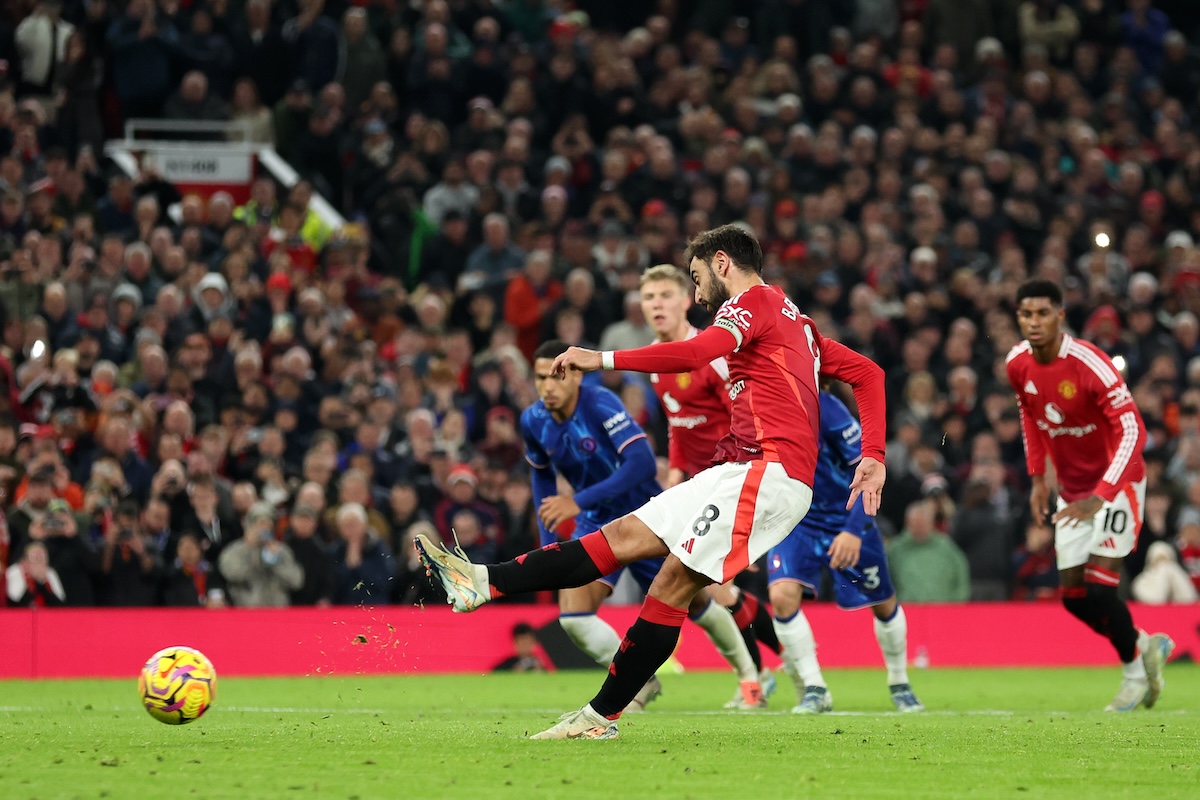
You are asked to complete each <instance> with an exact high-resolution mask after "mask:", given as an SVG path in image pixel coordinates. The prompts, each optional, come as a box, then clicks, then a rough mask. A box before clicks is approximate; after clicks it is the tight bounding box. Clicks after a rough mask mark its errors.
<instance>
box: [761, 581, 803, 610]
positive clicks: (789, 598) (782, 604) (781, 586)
mask: <svg viewBox="0 0 1200 800" xmlns="http://www.w3.org/2000/svg"><path fill="white" fill-rule="evenodd" d="M800 596H801V590H800V585H799V584H787V583H777V584H775V585H773V586H771V588H770V589H769V590H768V597H769V598H770V600H771V612H772V613H773V614H774V615H775V618H776V619H787V618H788V617H794V616H795V615H796V612H797V611H799V610H800Z"/></svg>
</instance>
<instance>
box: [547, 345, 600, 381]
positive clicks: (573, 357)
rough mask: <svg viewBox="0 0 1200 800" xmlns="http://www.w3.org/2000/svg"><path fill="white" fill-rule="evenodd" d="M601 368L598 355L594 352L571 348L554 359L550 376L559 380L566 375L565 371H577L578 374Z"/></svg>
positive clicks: (582, 348)
mask: <svg viewBox="0 0 1200 800" xmlns="http://www.w3.org/2000/svg"><path fill="white" fill-rule="evenodd" d="M601 366H602V364H601V360H600V354H599V353H598V352H596V351H595V350H588V349H586V348H584V347H572V348H569V349H568V350H567V352H565V353H563V354H562V355H560V356H558V357H557V358H555V359H554V365H553V366H552V367H551V368H550V374H551V375H553V376H554V377H556V378H561V377H563V376H564V375H566V374H567V370H569V369H573V370H578V371H579V372H595V371H596V370H598V369H600V367H601Z"/></svg>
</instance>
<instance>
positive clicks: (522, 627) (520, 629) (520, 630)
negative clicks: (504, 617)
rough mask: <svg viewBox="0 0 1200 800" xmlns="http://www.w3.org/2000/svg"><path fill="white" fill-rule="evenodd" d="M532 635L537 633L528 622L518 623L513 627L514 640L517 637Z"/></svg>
mask: <svg viewBox="0 0 1200 800" xmlns="http://www.w3.org/2000/svg"><path fill="white" fill-rule="evenodd" d="M534 633H537V631H535V630H534V628H533V626H532V625H530V624H529V623H528V622H518V623H517V624H516V625H513V629H512V635H513V638H514V639H515V638H517V637H518V636H526V635H530V634H534Z"/></svg>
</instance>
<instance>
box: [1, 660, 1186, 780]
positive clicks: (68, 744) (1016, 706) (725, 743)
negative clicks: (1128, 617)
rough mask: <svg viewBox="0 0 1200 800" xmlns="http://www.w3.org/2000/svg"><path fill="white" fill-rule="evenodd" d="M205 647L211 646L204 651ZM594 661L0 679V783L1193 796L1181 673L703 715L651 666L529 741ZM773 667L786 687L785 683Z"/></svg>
mask: <svg viewBox="0 0 1200 800" xmlns="http://www.w3.org/2000/svg"><path fill="white" fill-rule="evenodd" d="M219 668H220V665H218V670H219ZM601 677H602V674H601V673H599V672H584V673H561V674H556V675H540V676H539V675H496V676H492V675H488V676H438V677H399V676H398V677H342V678H329V677H320V678H298V679H237V678H233V679H222V682H221V683H220V685H219V689H218V697H217V703H216V705H215V706H214V707H213V708H212V710H210V711H209V713H208V715H206V716H205V717H204V718H202V719H201V720H199V721H197V722H195V723H193V724H191V725H187V726H183V727H170V726H166V725H162V724H160V723H158V722H155V721H154V720H152V719H151V718H150V716H149V715H147V714H146V713H145V711H143V710H142V709H141V708H140V707H139V705H138V703H137V698H136V697H135V695H136V682H135V680H133V679H130V680H127V681H43V682H18V681H11V682H0V798H4V800H24V799H25V798H42V799H43V800H45V799H47V798H74V797H80V798H92V797H110V798H144V797H152V796H153V797H164V798H180V797H184V798H186V797H201V798H226V797H228V798H290V797H296V798H304V797H329V798H361V799H362V800H366V799H367V798H391V797H412V798H439V797H461V798H478V797H485V798H507V797H522V798H527V797H575V796H617V797H670V798H674V797H696V798H742V797H744V798H773V797H779V798H783V797H789V798H795V797H825V798H835V797H870V798H880V797H888V798H890V797H896V798H901V797H902V798H934V797H945V798H952V797H953V798H958V797H963V796H965V795H967V794H968V793H969V794H971V795H972V796H973V797H1016V798H1027V797H1063V796H1068V795H1075V796H1077V797H1079V798H1085V797H1086V798H1100V797H1132V798H1142V797H1152V798H1156V800H1158V799H1160V798H1168V797H1196V796H1200V709H1198V708H1197V698H1200V670H1198V669H1197V668H1195V667H1194V666H1193V665H1190V664H1187V665H1184V664H1179V665H1172V666H1171V667H1169V668H1168V671H1167V679H1168V686H1167V689H1166V691H1165V692H1164V694H1163V697H1162V700H1161V701H1160V703H1159V705H1158V707H1156V708H1155V709H1153V710H1151V711H1145V710H1139V711H1137V712H1134V713H1130V714H1105V713H1103V712H1101V711H1099V710H1098V709H1100V708H1102V707H1103V706H1104V704H1105V703H1106V702H1107V701H1108V700H1109V699H1110V696H1111V695H1112V694H1113V693H1114V692H1115V691H1116V688H1117V683H1118V680H1119V672H1118V671H1117V670H1115V669H1107V670H1086V669H1073V670H1067V669H1063V670H982V669H981V670H930V671H917V672H914V673H913V676H912V677H913V681H914V687H915V689H916V690H917V693H918V695H919V696H920V697H921V699H922V701H923V702H924V703H925V704H926V706H927V707H928V709H929V711H928V712H927V713H925V714H919V715H905V716H900V715H897V714H894V713H888V711H889V710H890V708H891V705H890V701H889V699H888V696H887V692H886V689H885V687H884V685H883V684H884V679H883V673H882V671H875V670H863V671H840V672H830V673H828V674H827V679H828V681H829V683H830V689H831V691H832V693H833V695H834V700H835V706H836V708H837V711H838V713H836V714H834V715H829V716H821V717H795V716H792V715H790V714H788V713H786V712H787V709H789V708H790V707H791V705H792V703H793V701H794V693H793V691H792V688H791V686H790V682H788V681H787V680H786V679H784V680H783V681H782V683H781V686H780V691H779V693H778V694H777V695H776V696H775V698H773V702H772V712H770V713H749V714H747V713H741V714H739V713H734V712H721V711H719V710H718V709H719V708H720V705H721V703H722V702H723V701H725V700H726V699H728V697H729V696H730V695H731V694H732V692H733V689H734V685H735V684H734V680H733V678H732V676H729V675H724V674H707V673H706V674H687V675H679V676H674V675H668V676H666V677H665V678H664V679H663V680H664V684H665V689H666V694H665V695H664V696H663V698H662V699H660V700H659V701H658V702H656V703H654V704H653V705H652V706H651V707H650V711H648V712H647V713H645V714H641V715H636V716H635V715H628V716H626V717H625V718H624V719H623V720H622V721H621V739H619V740H617V741H608V742H531V741H527V740H525V738H524V737H525V736H526V735H527V734H529V733H533V732H536V731H538V730H541V729H542V728H544V727H548V726H549V725H550V724H551V723H553V722H554V720H555V718H556V717H557V715H558V713H559V712H561V711H565V710H568V709H573V708H576V707H578V706H579V705H581V704H582V703H583V702H584V701H586V700H588V699H589V698H590V697H591V695H592V694H593V693H594V691H595V689H596V687H598V685H599V682H600V680H601ZM782 684H789V685H782Z"/></svg>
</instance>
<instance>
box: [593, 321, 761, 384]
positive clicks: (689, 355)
mask: <svg viewBox="0 0 1200 800" xmlns="http://www.w3.org/2000/svg"><path fill="white" fill-rule="evenodd" d="M737 346H738V341H737V339H736V338H735V337H734V335H733V334H732V333H730V332H729V331H728V330H726V329H724V328H719V327H711V328H708V329H707V330H704V331H703V332H701V333H700V334H699V335H698V336H694V337H692V338H691V339H687V340H685V341H682V342H663V343H661V344H652V345H648V346H646V347H639V348H637V349H635V350H618V351H617V352H615V353H613V367H614V369H622V370H632V371H633V372H663V373H675V372H691V371H692V370H694V369H697V368H698V367H702V366H704V365H705V364H707V363H708V362H710V361H712V360H713V359H716V358H724V357H725V356H727V355H729V354H730V353H732V352H733V351H734V348H736V347H737Z"/></svg>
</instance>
